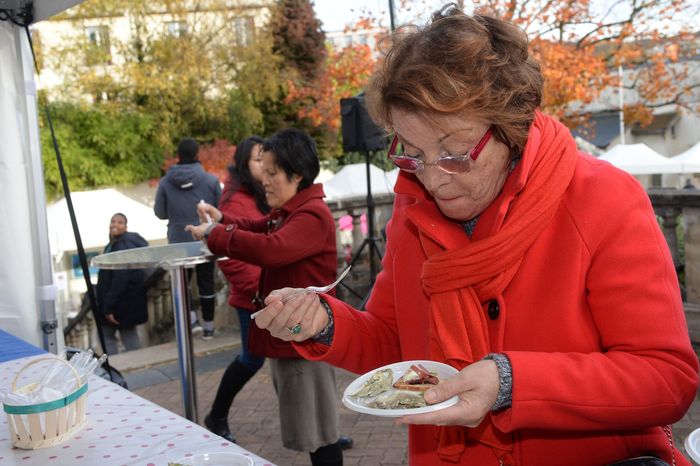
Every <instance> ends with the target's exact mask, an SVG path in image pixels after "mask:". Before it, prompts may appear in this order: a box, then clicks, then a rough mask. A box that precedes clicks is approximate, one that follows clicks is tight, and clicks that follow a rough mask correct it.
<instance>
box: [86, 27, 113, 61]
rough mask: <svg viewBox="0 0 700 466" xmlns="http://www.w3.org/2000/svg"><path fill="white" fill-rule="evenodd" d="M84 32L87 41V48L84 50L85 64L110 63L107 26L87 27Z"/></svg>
mask: <svg viewBox="0 0 700 466" xmlns="http://www.w3.org/2000/svg"><path fill="white" fill-rule="evenodd" d="M85 32H86V34H87V40H88V47H87V49H86V50H85V53H86V61H87V64H88V65H97V64H101V63H111V61H112V53H111V51H110V45H109V28H108V27H107V26H88V27H87V28H85Z"/></svg>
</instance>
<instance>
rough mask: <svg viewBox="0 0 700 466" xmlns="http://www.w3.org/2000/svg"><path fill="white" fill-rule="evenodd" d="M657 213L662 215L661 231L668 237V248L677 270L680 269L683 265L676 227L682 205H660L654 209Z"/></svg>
mask: <svg viewBox="0 0 700 466" xmlns="http://www.w3.org/2000/svg"><path fill="white" fill-rule="evenodd" d="M654 211H655V212H656V214H657V215H658V216H660V217H661V231H662V232H663V234H664V238H666V243H668V248H669V249H670V250H671V257H672V258H673V265H674V266H675V267H676V270H679V267H680V265H681V255H680V251H679V249H678V235H677V233H676V227H677V225H678V216H679V215H680V214H681V208H680V207H671V206H669V207H659V208H656V209H654Z"/></svg>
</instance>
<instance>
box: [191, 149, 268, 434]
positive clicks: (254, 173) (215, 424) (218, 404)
mask: <svg viewBox="0 0 700 466" xmlns="http://www.w3.org/2000/svg"><path fill="white" fill-rule="evenodd" d="M262 144H263V139H262V138H261V137H260V136H251V137H249V138H246V139H244V140H243V141H241V142H240V143H239V144H238V145H237V146H236V152H235V153H234V155H233V164H232V165H231V166H230V167H229V175H230V176H229V179H228V180H227V181H226V185H225V186H224V192H223V194H222V196H221V201H220V202H219V209H220V210H221V212H223V213H225V214H226V215H229V216H236V217H244V218H250V219H254V220H257V219H260V218H263V217H264V216H265V215H266V214H267V213H268V212H269V211H270V207H269V206H268V205H267V201H266V200H265V189H264V188H263V187H262V184H261V180H262ZM218 264H219V267H220V268H221V271H222V272H223V273H224V275H225V276H226V279H227V280H228V286H229V294H228V304H229V306H231V307H233V308H235V309H236V312H237V313H238V321H239V322H240V329H241V354H239V355H238V356H236V359H234V360H233V362H232V363H231V364H229V366H228V367H227V368H226V371H225V372H224V375H223V377H222V378H221V382H220V383H219V389H218V390H217V392H216V398H214V403H213V404H212V407H211V411H209V414H207V415H206V417H205V418H204V425H205V426H207V429H209V430H210V431H211V432H213V433H215V434H216V435H219V436H221V437H223V438H225V439H226V440H228V441H230V442H235V439H234V438H233V434H231V430H230V429H229V425H228V414H229V410H230V409H231V404H232V403H233V399H234V398H235V397H236V395H237V394H238V392H239V391H241V389H242V388H243V387H244V386H245V384H246V383H248V381H249V380H250V379H251V377H253V376H254V375H255V373H256V372H258V370H259V369H260V368H261V367H262V366H263V364H264V363H265V358H264V357H261V356H256V355H255V354H252V353H251V352H250V351H248V328H249V327H250V314H252V313H253V312H254V311H255V309H254V306H253V298H254V297H255V292H256V291H257V290H258V283H259V282H260V267H258V266H257V265H252V264H248V263H246V262H243V261H240V260H237V259H228V260H225V261H219V262H218Z"/></svg>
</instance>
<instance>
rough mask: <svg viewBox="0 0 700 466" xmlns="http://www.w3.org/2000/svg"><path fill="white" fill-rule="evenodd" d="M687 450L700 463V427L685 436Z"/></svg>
mask: <svg viewBox="0 0 700 466" xmlns="http://www.w3.org/2000/svg"><path fill="white" fill-rule="evenodd" d="M685 451H686V452H687V453H688V456H690V457H691V458H692V459H693V461H695V462H696V463H698V464H700V429H695V430H694V431H692V432H691V433H690V434H689V435H688V436H687V437H686V438H685Z"/></svg>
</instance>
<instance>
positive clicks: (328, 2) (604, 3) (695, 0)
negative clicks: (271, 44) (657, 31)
mask: <svg viewBox="0 0 700 466" xmlns="http://www.w3.org/2000/svg"><path fill="white" fill-rule="evenodd" d="M400 3H401V2H400V0H394V8H395V20H396V23H397V24H402V23H403V22H406V21H408V22H416V21H414V18H411V17H410V14H407V12H404V11H400V8H399V4H400ZM412 3H414V4H417V5H423V6H425V5H426V4H431V5H434V6H435V8H439V6H441V5H443V4H444V3H448V1H447V0H444V1H438V2H434V1H427V2H426V1H425V0H423V1H414V2H412ZM609 3H610V2H609V0H592V5H593V9H594V10H599V11H601V12H602V11H605V10H607V8H608V7H609ZM626 3H627V2H622V5H623V6H621V7H620V8H622V9H624V8H625V6H624V5H625V4H626ZM688 3H689V5H690V12H691V15H690V17H689V18H682V19H685V21H684V22H686V25H687V26H690V29H693V30H697V29H698V26H697V25H698V24H700V0H689V1H688ZM314 9H315V11H316V15H317V16H318V18H319V19H320V20H321V22H322V23H323V30H324V31H340V30H342V29H343V28H344V27H345V25H346V24H347V23H353V22H354V20H356V19H357V18H358V16H360V14H359V13H360V11H362V10H363V9H364V10H365V11H368V12H369V13H371V14H372V16H374V17H375V18H380V19H381V21H382V24H383V25H385V26H389V0H314ZM621 11H622V10H621ZM623 14H624V12H623ZM425 19H427V18H422V20H420V21H417V23H418V24H422V23H424V22H425ZM679 19H681V18H679ZM680 22H681V21H679V23H680ZM688 22H689V23H688ZM693 25H694V26H693ZM679 26H680V24H679Z"/></svg>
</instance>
